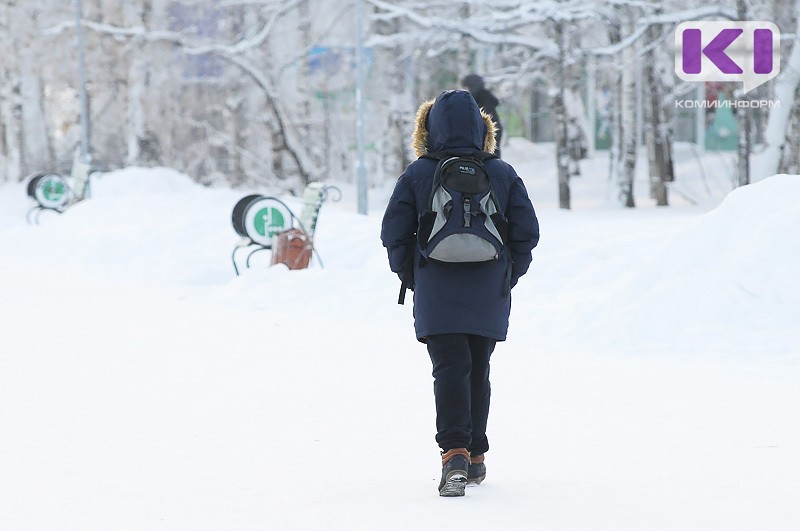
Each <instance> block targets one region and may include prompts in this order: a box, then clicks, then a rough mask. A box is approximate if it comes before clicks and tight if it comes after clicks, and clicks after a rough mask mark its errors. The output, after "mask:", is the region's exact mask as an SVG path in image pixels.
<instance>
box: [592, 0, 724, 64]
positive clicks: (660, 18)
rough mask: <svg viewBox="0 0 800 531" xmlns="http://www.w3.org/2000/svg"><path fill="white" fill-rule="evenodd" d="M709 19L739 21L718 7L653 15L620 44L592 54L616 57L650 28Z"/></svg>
mask: <svg viewBox="0 0 800 531" xmlns="http://www.w3.org/2000/svg"><path fill="white" fill-rule="evenodd" d="M709 17H723V18H727V19H729V20H737V17H736V13H735V12H733V11H728V10H726V9H721V8H719V7H717V6H708V7H700V8H697V9H689V10H686V11H678V12H676V13H670V14H660V15H651V16H648V17H644V18H642V19H640V20H639V21H638V22H637V27H636V31H634V32H633V33H631V34H630V35H628V36H627V37H625V38H624V39H622V40H621V41H620V42H618V43H616V44H613V45H611V46H604V47H602V48H596V49H595V50H593V51H592V52H591V53H593V54H594V55H597V56H609V55H616V54H618V53H619V52H621V51H622V50H624V49H625V48H627V47H629V46H631V45H633V44H634V43H635V42H636V41H638V40H639V39H640V38H642V37H643V36H644V34H645V32H646V31H647V29H648V28H649V27H650V26H655V25H661V24H675V25H677V24H680V23H681V22H686V21H689V20H699V19H703V18H709Z"/></svg>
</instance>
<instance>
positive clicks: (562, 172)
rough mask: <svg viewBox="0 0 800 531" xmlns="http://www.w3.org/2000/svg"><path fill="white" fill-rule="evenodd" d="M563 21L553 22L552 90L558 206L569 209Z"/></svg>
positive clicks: (565, 54) (565, 58)
mask: <svg viewBox="0 0 800 531" xmlns="http://www.w3.org/2000/svg"><path fill="white" fill-rule="evenodd" d="M565 31H566V30H565V28H564V22H562V21H557V22H556V23H555V37H556V44H557V46H558V79H557V81H556V82H557V86H556V87H555V89H554V90H553V114H554V117H555V122H556V166H557V167H558V206H559V208H565V209H569V208H571V204H570V199H571V198H570V189H569V150H568V145H567V141H568V138H567V109H566V107H565V105H564V91H565V86H566V61H567V57H566V56H567V50H566V46H567V44H566V40H567V39H566V34H565Z"/></svg>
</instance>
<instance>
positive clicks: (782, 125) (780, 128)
mask: <svg viewBox="0 0 800 531" xmlns="http://www.w3.org/2000/svg"><path fill="white" fill-rule="evenodd" d="M794 16H795V17H796V19H797V27H796V30H795V33H796V34H800V0H797V1H796V2H795V7H794ZM798 86H800V41H794V44H793V45H792V52H791V54H790V55H789V59H788V60H787V61H786V63H785V65H784V66H783V67H782V68H781V73H780V75H778V77H777V78H776V80H775V99H776V100H777V101H779V102H780V104H779V105H778V106H776V107H772V108H770V111H769V120H768V122H767V130H766V133H765V137H766V144H767V146H766V149H765V150H764V154H763V155H761V160H760V162H759V167H758V168H757V169H754V171H753V178H754V179H764V178H766V177H769V176H770V175H774V174H776V173H778V171H779V169H780V163H781V158H782V155H783V150H784V146H785V145H786V141H787V140H786V132H787V131H786V130H787V126H788V124H789V114H790V113H791V109H792V103H793V101H794V96H795V92H796V90H797V88H798Z"/></svg>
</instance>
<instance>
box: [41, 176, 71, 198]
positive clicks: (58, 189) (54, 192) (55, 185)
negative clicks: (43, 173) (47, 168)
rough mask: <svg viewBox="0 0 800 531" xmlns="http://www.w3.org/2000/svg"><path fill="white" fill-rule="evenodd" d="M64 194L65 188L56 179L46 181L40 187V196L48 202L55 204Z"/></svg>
mask: <svg viewBox="0 0 800 531" xmlns="http://www.w3.org/2000/svg"><path fill="white" fill-rule="evenodd" d="M66 193H67V188H66V186H64V183H63V182H61V181H60V180H58V179H47V180H45V182H44V183H43V185H42V195H44V198H45V199H47V200H48V201H52V202H54V203H57V202H58V201H60V200H61V198H62V197H64V194H66Z"/></svg>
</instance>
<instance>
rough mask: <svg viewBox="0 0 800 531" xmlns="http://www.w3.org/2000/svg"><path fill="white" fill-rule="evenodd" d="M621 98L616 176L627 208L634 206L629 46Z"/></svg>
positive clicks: (633, 102)
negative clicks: (619, 140)
mask: <svg viewBox="0 0 800 531" xmlns="http://www.w3.org/2000/svg"><path fill="white" fill-rule="evenodd" d="M623 62H624V63H625V65H624V66H623V69H622V97H621V102H620V103H621V109H620V112H621V115H620V125H621V133H622V138H621V148H622V163H621V165H620V166H621V167H620V168H619V170H620V173H619V176H618V187H619V201H620V204H622V205H623V206H626V207H628V208H633V207H635V206H636V204H635V202H634V200H633V180H634V177H635V173H636V148H637V144H638V140H639V139H638V138H636V108H635V106H636V69H637V63H636V50H635V47H634V46H633V45H632V46H629V47H627V48H626V49H625V51H624V52H623Z"/></svg>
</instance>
